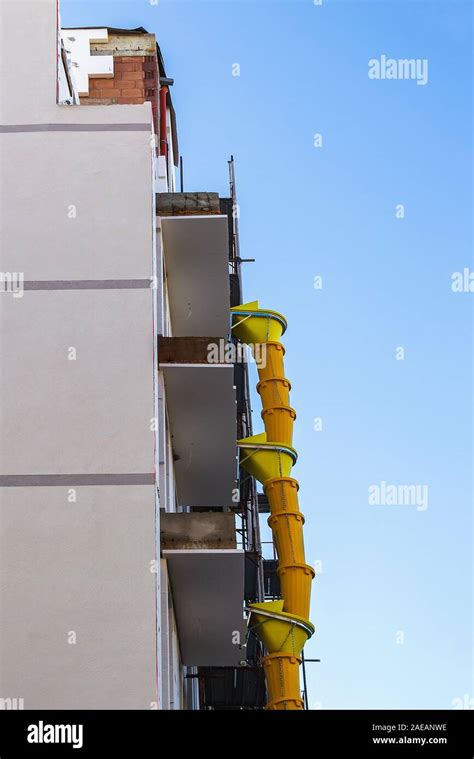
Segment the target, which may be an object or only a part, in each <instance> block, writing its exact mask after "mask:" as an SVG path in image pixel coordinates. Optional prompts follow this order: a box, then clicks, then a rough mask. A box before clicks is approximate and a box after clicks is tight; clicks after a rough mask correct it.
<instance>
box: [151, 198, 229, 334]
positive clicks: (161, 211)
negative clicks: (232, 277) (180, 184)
mask: <svg viewBox="0 0 474 759" xmlns="http://www.w3.org/2000/svg"><path fill="white" fill-rule="evenodd" d="M156 209H157V214H158V218H159V224H160V226H161V232H162V241H163V258H164V265H165V270H166V278H167V288H168V298H169V307H170V319H171V328H172V333H173V335H175V336H177V337H180V336H186V335H194V336H195V335H198V336H202V335H218V336H219V337H226V336H227V334H228V332H229V307H230V281H229V264H228V260H229V228H228V218H227V216H226V215H223V214H220V213H219V212H218V211H219V198H218V196H217V195H216V193H172V194H169V193H167V194H159V195H158V196H157V205H156ZM171 214H173V215H171Z"/></svg>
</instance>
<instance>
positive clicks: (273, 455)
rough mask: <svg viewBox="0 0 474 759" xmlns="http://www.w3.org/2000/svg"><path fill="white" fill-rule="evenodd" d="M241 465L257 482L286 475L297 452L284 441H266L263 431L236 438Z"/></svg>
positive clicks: (296, 456)
mask: <svg viewBox="0 0 474 759" xmlns="http://www.w3.org/2000/svg"><path fill="white" fill-rule="evenodd" d="M237 446H238V448H239V449H240V464H241V466H242V467H243V468H244V469H245V470H246V471H247V472H248V473H249V474H251V475H252V476H253V477H255V478H256V479H257V480H258V481H259V482H261V483H264V482H266V481H267V480H270V479H273V478H274V477H288V475H289V474H290V472H291V468H292V466H294V464H295V463H296V459H297V458H298V454H297V453H296V451H295V449H294V448H292V447H291V446H289V445H286V444H285V443H267V436H266V433H265V432H262V433H261V434H260V435H252V437H246V438H243V439H242V440H237Z"/></svg>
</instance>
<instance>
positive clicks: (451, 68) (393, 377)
mask: <svg viewBox="0 0 474 759" xmlns="http://www.w3.org/2000/svg"><path fill="white" fill-rule="evenodd" d="M61 10H62V23H63V25H65V26H74V25H77V26H87V25H91V26H98V25H104V26H106V25H109V26H119V27H136V26H144V27H146V28H147V29H148V30H149V31H151V32H154V33H156V35H157V38H158V41H159V44H160V46H161V49H162V52H163V55H164V58H165V63H166V69H167V74H168V76H171V77H173V78H174V79H175V85H174V87H173V100H174V104H175V108H176V112H177V118H178V128H179V141H180V151H181V153H182V155H183V157H184V166H185V189H186V190H208V191H217V192H219V193H220V194H221V195H227V194H228V184H227V160H228V158H229V155H230V154H231V153H233V154H234V156H235V159H236V170H237V187H238V193H239V201H240V207H241V220H240V226H241V248H242V255H243V257H244V258H255V259H256V262H255V263H252V264H246V265H245V267H246V268H245V282H244V288H245V295H246V298H247V299H248V300H253V299H259V300H260V302H261V304H262V305H264V306H266V307H268V308H273V309H276V310H279V311H281V312H282V313H284V314H285V315H286V317H287V318H288V321H289V328H288V331H287V333H286V335H285V336H284V342H285V345H286V349H287V354H286V373H287V376H288V377H289V378H290V380H291V381H292V385H293V387H292V405H293V406H294V407H295V409H296V410H297V413H298V418H297V421H296V426H295V447H296V448H297V449H298V451H299V454H300V459H299V462H298V464H297V467H296V468H295V470H294V475H295V476H296V477H297V478H298V479H299V480H300V483H301V490H300V496H301V498H300V505H301V509H302V511H303V512H304V514H305V515H306V528H305V540H306V545H307V560H308V561H309V563H313V562H315V561H321V562H322V573H321V574H320V575H319V576H318V577H317V579H316V581H315V583H314V585H313V606H312V620H313V622H314V624H315V625H316V628H317V634H316V636H315V637H314V638H313V640H312V641H311V642H310V643H309V644H308V646H307V648H306V655H307V657H308V658H320V659H321V660H322V661H321V663H320V664H309V665H308V684H309V698H310V705H312V706H313V707H322V708H325V709H330V708H336V709H339V708H342V709H347V708H352V709H354V708H355V709H357V708H358V709H365V708H381V709H382V708H395V709H397V708H451V707H452V702H453V699H456V698H461V699H462V698H464V696H465V694H469V697H471V698H472V697H474V686H473V679H472V677H473V675H472V648H471V647H472V630H473V627H472V495H473V489H472V458H473V451H472V443H473V436H472V431H473V427H472V385H473V371H472V356H473V345H472V334H473V319H472V302H473V298H474V293H469V292H463V293H454V292H453V291H452V290H451V276H452V274H453V272H456V271H462V270H463V268H464V267H470V271H473V270H474V264H473V261H472V227H471V218H470V216H471V208H472V168H471V164H470V161H471V149H472V144H471V140H472V137H471V134H472V60H471V58H470V50H469V46H470V42H471V41H472V19H471V16H472V7H471V4H470V2H464V1H462V0H459V2H456V1H454V2H439V1H436V2H418V0H404V1H403V0H397V2H383V0H372V1H367V2H359V1H358V0H351V1H350V2H335V1H334V0H323V5H322V6H315V5H314V4H313V2H312V0H301V1H299V2H298V1H297V0H280V1H266V2H253V1H251V0H249V1H246V2H245V1H243V0H240V1H236V2H225V1H224V0H221V1H214V2H200V0H193V2H180V1H179V0H159V3H158V4H157V5H151V4H150V3H149V2H148V0H143V1H142V0H116V1H115V2H101V1H100V0H94V2H89V1H88V0H84V1H83V0H62V2H61ZM383 54H384V55H386V56H387V57H392V58H395V59H401V58H415V59H428V72H429V77H428V83H427V84H426V85H425V86H420V85H418V84H417V82H416V81H415V80H410V79H409V80H388V79H386V80H371V79H369V77H368V61H369V60H370V59H372V58H379V57H380V56H381V55H383ZM234 63H238V64H239V65H240V76H238V77H235V76H232V65H233V64H234ZM316 133H320V134H322V138H323V146H322V147H321V148H317V147H315V146H314V135H315V134H316ZM397 204H403V205H404V208H405V216H404V218H402V219H401V218H396V206H397ZM316 276H321V277H322V281H323V287H322V289H320V290H317V289H315V288H314V277H316ZM398 347H402V348H404V351H405V358H404V360H397V359H396V349H397V348H398ZM253 380H254V384H255V383H256V381H257V378H256V372H255V373H254V375H253ZM259 412H260V403H259V400H258V398H255V401H254V417H255V423H256V426H257V427H258V428H259V426H260V424H261V422H260V418H259V416H260V414H259ZM316 417H321V418H322V422H323V427H322V430H321V431H319V432H316V431H314V428H313V427H314V419H315V418H316ZM381 481H385V482H387V483H389V484H395V485H420V486H421V485H427V486H428V508H427V509H426V510H425V511H421V510H417V508H416V506H406V505H391V506H390V505H379V506H374V505H369V503H368V488H369V486H370V485H371V484H377V483H380V482H381ZM400 633H403V635H401V634H400ZM397 636H398V641H401V640H403V642H397Z"/></svg>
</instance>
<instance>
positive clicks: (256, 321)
mask: <svg viewBox="0 0 474 759" xmlns="http://www.w3.org/2000/svg"><path fill="white" fill-rule="evenodd" d="M230 312H231V316H232V334H233V335H235V337H238V339H239V340H241V341H242V342H243V343H248V344H252V345H255V344H256V343H267V342H268V341H273V342H278V341H279V340H280V337H281V336H282V334H283V333H284V332H285V330H286V326H287V322H286V319H285V317H284V316H283V315H282V314H279V313H278V311H269V310H268V309H263V308H259V307H258V300H254V301H253V302H252V303H243V304H242V305H240V306H234V308H231V309H230Z"/></svg>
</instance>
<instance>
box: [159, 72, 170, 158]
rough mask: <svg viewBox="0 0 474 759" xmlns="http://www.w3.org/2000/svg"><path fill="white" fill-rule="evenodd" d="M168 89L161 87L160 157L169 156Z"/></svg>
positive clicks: (164, 86)
mask: <svg viewBox="0 0 474 759" xmlns="http://www.w3.org/2000/svg"><path fill="white" fill-rule="evenodd" d="M167 94H168V87H167V86H166V85H163V86H162V87H160V155H164V156H166V155H168V142H167V140H166V95H167Z"/></svg>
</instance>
